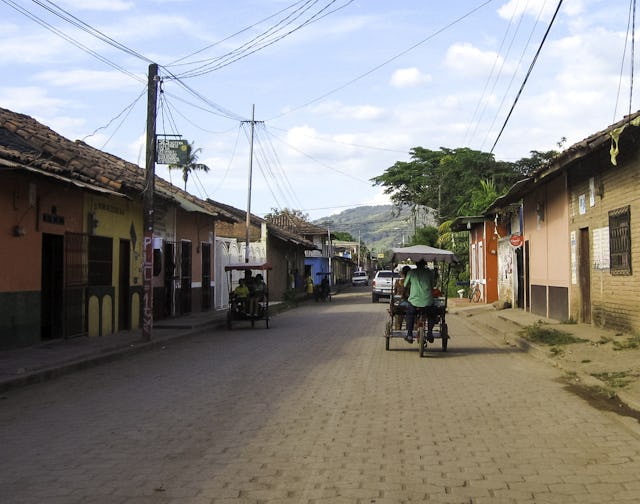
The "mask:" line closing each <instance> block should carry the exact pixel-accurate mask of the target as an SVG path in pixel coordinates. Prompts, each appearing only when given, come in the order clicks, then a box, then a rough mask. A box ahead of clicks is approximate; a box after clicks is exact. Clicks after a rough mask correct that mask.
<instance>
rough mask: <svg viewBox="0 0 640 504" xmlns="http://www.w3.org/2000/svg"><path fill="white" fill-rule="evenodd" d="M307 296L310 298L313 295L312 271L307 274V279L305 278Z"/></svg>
mask: <svg viewBox="0 0 640 504" xmlns="http://www.w3.org/2000/svg"><path fill="white" fill-rule="evenodd" d="M305 285H306V291H307V297H308V298H310V297H311V296H313V278H312V277H311V273H309V274H308V275H307V279H306V280H305Z"/></svg>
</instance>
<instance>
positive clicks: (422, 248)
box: [385, 245, 458, 357]
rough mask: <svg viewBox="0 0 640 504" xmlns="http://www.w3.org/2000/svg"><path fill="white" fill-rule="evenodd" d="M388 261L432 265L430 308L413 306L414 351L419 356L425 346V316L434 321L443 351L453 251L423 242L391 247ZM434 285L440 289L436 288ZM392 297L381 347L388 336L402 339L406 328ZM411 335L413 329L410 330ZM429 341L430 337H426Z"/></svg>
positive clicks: (447, 338) (447, 336)
mask: <svg viewBox="0 0 640 504" xmlns="http://www.w3.org/2000/svg"><path fill="white" fill-rule="evenodd" d="M392 252H393V256H392V262H393V263H394V264H400V263H411V264H416V263H418V261H421V260H422V261H425V262H426V263H428V264H430V265H432V266H433V268H434V270H435V271H436V272H437V276H436V278H437V282H436V285H434V302H433V306H432V307H427V308H417V319H416V326H415V327H416V328H417V340H418V347H419V348H418V351H419V355H420V357H423V356H424V354H425V352H426V349H427V337H426V336H427V335H426V328H425V325H426V319H427V317H429V319H430V320H432V321H435V327H434V330H433V337H434V338H435V339H440V340H441V345H442V351H444V352H446V351H447V345H448V341H449V339H450V335H449V329H448V326H447V323H446V313H447V291H448V285H449V276H450V272H451V265H452V264H455V263H457V262H458V259H457V257H456V256H455V254H454V253H453V252H451V251H449V250H444V249H438V248H435V247H429V246H427V245H414V246H411V247H402V248H394V249H392ZM438 285H439V286H440V288H438ZM395 298H396V296H393V295H392V296H391V299H390V301H389V315H390V320H389V321H388V322H387V324H386V328H385V346H386V349H387V350H389V343H390V340H391V338H394V337H399V338H402V337H404V336H405V335H406V332H407V331H406V330H405V329H403V328H402V323H403V321H404V318H405V311H406V309H405V308H403V307H402V306H401V305H400V304H399V300H398V299H395ZM414 335H416V330H415V329H414ZM429 341H432V340H429Z"/></svg>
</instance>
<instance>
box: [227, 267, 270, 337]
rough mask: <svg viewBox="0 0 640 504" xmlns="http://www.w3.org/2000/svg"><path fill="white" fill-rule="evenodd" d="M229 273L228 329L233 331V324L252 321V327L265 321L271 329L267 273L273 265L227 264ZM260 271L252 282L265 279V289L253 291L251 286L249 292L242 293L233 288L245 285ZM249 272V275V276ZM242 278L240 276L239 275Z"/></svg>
mask: <svg viewBox="0 0 640 504" xmlns="http://www.w3.org/2000/svg"><path fill="white" fill-rule="evenodd" d="M224 270H225V271H226V272H227V285H228V286H229V308H228V309H227V328H228V329H232V328H233V323H234V322H236V321H250V322H251V327H254V326H255V323H256V321H258V320H264V323H265V327H266V328H267V329H268V328H269V293H268V290H267V284H268V282H267V272H268V271H269V270H271V265H270V264H269V263H267V262H262V263H236V264H227V265H226V266H225V267H224ZM253 271H258V273H256V275H255V277H252V281H254V280H255V278H258V275H260V276H261V277H263V280H264V289H263V290H262V292H261V291H260V289H258V290H253V289H251V286H247V291H248V292H246V294H245V293H241V292H240V291H239V289H238V288H235V289H234V287H233V285H234V283H236V282H235V281H236V278H237V284H238V285H240V284H243V283H244V279H248V278H249V276H250V275H251V272H253ZM247 272H249V274H247ZM240 274H241V275H242V276H239V275H240Z"/></svg>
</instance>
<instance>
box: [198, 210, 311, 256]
mask: <svg viewBox="0 0 640 504" xmlns="http://www.w3.org/2000/svg"><path fill="white" fill-rule="evenodd" d="M207 201H208V202H209V203H211V204H212V205H213V206H214V207H216V208H219V209H220V210H222V211H225V212H228V213H229V214H231V215H233V216H234V217H235V218H236V219H238V220H242V221H246V215H247V212H246V210H240V209H239V208H236V207H233V206H231V205H226V204H224V203H220V202H218V201H213V200H211V199H208V200H207ZM249 221H250V223H251V224H253V225H254V226H261V225H262V224H263V223H264V224H266V225H267V230H268V232H269V233H270V234H273V235H274V236H275V237H276V238H278V239H280V240H283V241H286V242H289V243H293V244H294V245H301V246H303V247H304V248H305V249H307V250H315V249H317V247H316V245H315V244H314V243H312V242H310V241H309V240H306V239H305V238H304V237H303V236H301V235H300V234H297V233H293V232H291V231H289V230H287V229H283V228H281V227H280V226H278V225H276V224H273V223H271V222H269V221H267V220H265V219H263V218H261V217H258V216H257V215H254V214H250V216H249Z"/></svg>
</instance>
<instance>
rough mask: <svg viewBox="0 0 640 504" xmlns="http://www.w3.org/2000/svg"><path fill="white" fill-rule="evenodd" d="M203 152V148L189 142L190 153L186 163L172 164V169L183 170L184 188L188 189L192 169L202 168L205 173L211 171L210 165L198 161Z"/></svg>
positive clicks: (170, 167)
mask: <svg viewBox="0 0 640 504" xmlns="http://www.w3.org/2000/svg"><path fill="white" fill-rule="evenodd" d="M201 152H202V149H201V148H197V149H194V144H193V143H191V144H189V155H188V159H187V162H186V163H185V164H177V163H175V164H170V165H169V169H170V170H175V169H178V170H182V180H184V190H185V192H186V190H187V180H189V174H190V173H191V172H192V171H195V170H200V171H203V172H205V173H207V172H208V171H209V167H208V166H207V165H206V164H202V163H198V156H199V154H200V153H201Z"/></svg>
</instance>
